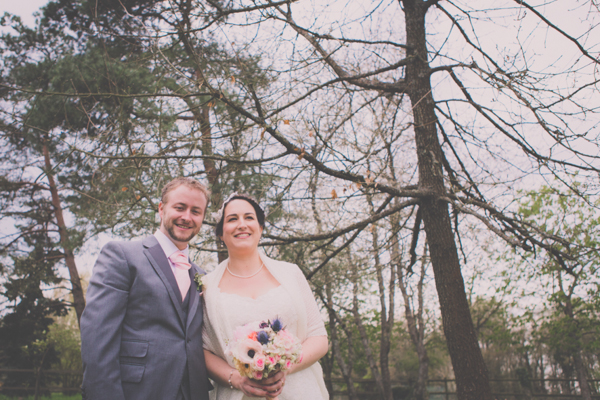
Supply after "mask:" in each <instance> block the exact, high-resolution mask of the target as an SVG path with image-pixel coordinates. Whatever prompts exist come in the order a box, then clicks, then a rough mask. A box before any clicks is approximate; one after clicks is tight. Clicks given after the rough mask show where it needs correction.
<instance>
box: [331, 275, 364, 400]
mask: <svg viewBox="0 0 600 400" xmlns="http://www.w3.org/2000/svg"><path fill="white" fill-rule="evenodd" d="M325 291H326V295H327V311H328V314H329V329H330V338H329V340H330V341H331V352H332V353H333V357H334V358H335V360H336V361H337V363H338V365H339V367H340V372H341V373H342V377H343V378H344V381H345V382H346V387H347V388H348V400H357V399H358V394H357V393H356V388H355V387H354V379H353V378H352V363H353V362H354V351H353V347H352V346H353V343H352V338H351V337H349V338H348V361H349V365H348V364H346V362H344V358H343V357H342V354H341V349H340V339H339V336H338V328H337V327H338V324H337V321H338V320H339V318H338V317H339V316H338V315H336V314H335V312H334V310H333V293H332V290H331V284H330V283H328V284H326V285H325Z"/></svg>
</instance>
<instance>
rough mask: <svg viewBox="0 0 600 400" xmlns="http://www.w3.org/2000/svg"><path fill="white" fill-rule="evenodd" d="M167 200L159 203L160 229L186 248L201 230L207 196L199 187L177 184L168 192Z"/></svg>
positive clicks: (180, 247) (179, 245) (181, 247)
mask: <svg viewBox="0 0 600 400" xmlns="http://www.w3.org/2000/svg"><path fill="white" fill-rule="evenodd" d="M166 197H167V199H166V202H165V203H164V204H163V202H160V203H159V205H158V214H159V215H160V219H161V223H160V230H161V232H162V233H164V234H165V235H167V236H168V237H169V238H171V240H172V241H173V243H175V245H176V246H177V248H179V249H185V247H186V246H187V244H188V242H189V241H190V240H192V238H193V237H194V236H196V235H197V234H198V232H200V228H201V227H202V221H203V220H204V211H206V197H205V196H204V193H202V192H201V191H200V190H198V189H194V188H191V187H189V186H187V185H180V186H177V187H176V188H175V189H173V190H171V191H170V192H169V193H168V194H167V196H166Z"/></svg>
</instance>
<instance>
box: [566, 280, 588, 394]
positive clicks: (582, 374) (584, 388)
mask: <svg viewBox="0 0 600 400" xmlns="http://www.w3.org/2000/svg"><path fill="white" fill-rule="evenodd" d="M563 293H564V292H563ZM564 313H565V315H566V316H567V317H568V318H569V319H570V320H571V322H572V323H573V324H576V321H575V315H574V313H573V304H572V303H571V298H570V297H567V296H565V307H564ZM578 333H579V332H578ZM572 339H573V340H574V341H575V346H576V349H575V351H574V352H573V364H574V366H575V373H576V375H577V381H578V382H579V390H580V391H581V398H582V399H583V400H592V390H591V388H590V383H589V381H588V377H587V369H586V368H585V365H584V364H583V357H582V356H581V353H582V352H581V346H580V342H579V340H580V338H579V337H577V338H572Z"/></svg>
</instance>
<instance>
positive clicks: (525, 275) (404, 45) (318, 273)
mask: <svg viewBox="0 0 600 400" xmlns="http://www.w3.org/2000/svg"><path fill="white" fill-rule="evenodd" d="M576 3H577V7H575V6H573V2H571V1H567V0H564V1H556V2H553V3H551V4H537V3H533V2H532V3H531V4H529V3H527V2H524V1H521V0H512V1H509V0H505V1H501V2H498V1H494V2H492V1H489V2H488V1H480V2H477V4H473V2H469V1H439V0H425V1H422V0H397V1H389V2H374V3H369V2H367V3H366V4H364V2H356V1H347V2H343V1H340V2H335V1H331V2H330V3H327V2H323V1H304V0H302V1H297V2H290V1H280V2H277V1H275V2H273V1H265V2H259V1H244V0H238V1H227V0H206V1H197V0H169V1H150V0H114V1H113V0H107V1H101V2H97V1H92V0H77V1H72V0H58V1H55V2H50V3H48V5H47V6H46V7H45V8H44V9H43V10H42V12H41V14H40V17H39V19H38V23H37V25H36V27H35V28H29V27H26V26H23V25H22V24H21V22H20V20H19V18H17V17H13V16H9V15H5V16H4V17H3V19H2V23H3V25H4V26H5V27H7V29H8V28H10V29H11V30H10V31H9V32H10V33H6V34H4V35H3V36H2V40H1V42H0V46H1V51H2V61H1V66H2V74H1V78H0V96H2V101H1V102H0V106H1V110H0V113H1V114H0V132H1V137H0V141H1V146H0V171H1V172H0V188H1V197H0V203H1V204H0V213H1V216H2V222H1V224H2V232H3V233H2V237H1V238H0V243H1V244H0V246H1V247H0V260H1V264H0V273H1V284H2V291H1V296H2V297H1V299H2V300H1V301H2V303H1V304H2V311H1V313H2V314H1V315H0V316H1V320H0V367H2V368H7V367H10V368H38V367H40V366H43V367H44V368H50V367H54V368H59V367H60V368H66V369H72V368H77V367H76V366H77V365H79V362H78V360H77V357H78V356H77V351H76V350H75V349H76V348H77V336H78V335H77V322H78V320H79V317H80V315H81V312H82V311H83V308H84V307H85V298H84V290H83V286H84V285H83V284H82V279H81V277H80V276H79V272H78V269H77V265H76V259H75V255H82V254H81V253H82V252H84V251H89V250H84V249H90V248H93V245H90V243H94V241H95V240H97V238H98V237H99V235H109V236H112V237H115V238H126V239H129V238H133V237H139V236H143V235H147V234H150V233H152V232H153V231H154V230H155V229H156V227H157V221H156V218H155V214H156V211H157V205H158V199H159V197H160V196H159V191H160V188H161V186H162V185H163V184H164V183H165V182H166V181H168V180H169V179H171V178H172V177H174V176H179V175H186V176H193V177H196V178H198V179H200V180H203V181H204V182H206V183H208V184H209V185H210V186H211V188H212V191H213V198H212V203H211V205H210V210H209V211H215V210H216V209H217V208H218V206H219V205H220V203H221V201H222V199H223V198H224V197H226V196H227V195H229V194H230V193H231V192H233V191H242V192H246V193H249V194H251V195H253V196H255V197H256V198H257V199H259V201H260V202H261V203H262V204H264V205H265V207H266V210H267V214H268V224H267V227H266V229H265V232H264V235H263V241H262V246H263V247H264V249H265V251H266V252H267V253H268V254H269V255H272V256H274V257H277V258H282V259H286V260H289V261H291V262H294V263H296V264H298V265H299V266H300V267H301V268H302V269H303V271H304V272H305V274H306V276H307V278H308V279H309V281H310V282H311V284H312V286H313V289H314V292H315V296H316V297H317V298H318V300H319V302H320V304H321V305H322V308H323V315H324V317H325V318H326V319H327V326H328V329H329V334H330V343H331V351H330V352H329V353H328V355H327V356H326V357H325V358H324V359H323V360H322V365H323V368H324V371H325V373H326V376H327V378H336V379H338V378H339V379H341V382H338V381H336V382H338V383H336V387H335V388H334V387H332V388H330V389H332V390H342V389H343V390H346V391H347V392H348V395H349V397H350V398H351V399H358V398H359V396H360V392H362V391H365V390H368V391H371V392H374V393H377V394H376V398H381V399H386V400H390V399H392V398H394V391H395V393H396V395H399V394H398V391H399V390H400V391H402V390H404V391H406V392H407V393H408V394H407V395H410V396H411V398H414V399H426V398H427V397H428V394H427V388H426V386H427V381H428V379H431V378H436V377H452V378H455V379H456V391H457V393H458V398H459V399H461V400H462V399H473V400H491V399H492V398H493V397H492V392H493V391H494V392H498V391H504V390H505V391H510V390H513V389H514V388H513V389H511V388H510V387H506V388H500V387H498V384H497V383H493V385H492V384H490V379H495V378H502V377H511V378H516V379H520V383H519V385H520V387H521V388H522V387H526V389H527V388H528V389H527V390H530V391H533V390H538V389H539V390H542V391H543V390H546V391H551V390H554V391H555V392H560V393H571V392H573V391H574V392H576V393H581V395H582V396H583V398H586V399H591V398H592V397H591V396H592V395H593V394H594V393H597V391H598V388H597V387H596V386H595V384H594V383H593V382H592V381H591V380H592V379H596V378H598V376H597V375H598V372H599V365H598V355H599V352H598V350H599V343H598V337H600V336H599V335H598V333H599V332H598V329H599V324H598V322H599V321H600V319H599V317H600V315H599V313H598V311H599V310H598V305H599V304H598V298H599V296H598V289H599V286H598V283H599V282H598V278H597V268H598V263H599V259H600V258H599V254H598V250H599V245H598V240H599V233H598V232H599V231H600V229H598V225H599V222H600V220H599V218H600V217H599V214H600V213H599V212H598V207H599V206H600V203H599V198H598V194H599V192H598V188H599V186H600V185H599V183H600V182H599V176H600V160H599V158H600V152H599V145H600V136H599V129H598V122H597V121H598V111H599V110H600V108H599V107H600V104H599V102H600V96H598V79H599V78H598V73H599V72H598V71H599V64H600V62H599V61H598V59H599V58H598V57H599V43H598V39H597V38H598V37H600V32H598V30H599V28H598V27H599V26H600V25H599V24H598V18H600V14H599V13H598V4H597V3H596V2H595V1H593V0H589V1H583V0H582V1H578V2H576ZM566 13H567V14H566ZM565 15H569V16H570V17H571V16H572V18H573V20H575V21H576V22H577V23H572V20H570V18H565V17H564V16H565ZM490 32H493V33H490ZM558 48H560V51H557V49H558ZM208 215H209V216H208V217H207V219H206V221H205V225H207V226H208V227H210V226H211V225H214V221H213V219H212V217H211V216H210V213H208ZM192 246H193V249H194V250H195V252H194V254H195V258H196V262H197V263H198V264H200V265H204V266H206V268H207V269H211V267H212V266H214V265H216V263H217V262H218V261H220V260H223V259H224V257H225V256H226V254H225V252H224V251H223V249H222V248H220V247H219V246H220V245H219V244H218V243H217V242H216V241H215V240H214V235H213V234H212V233H211V232H210V229H203V231H202V233H201V234H200V236H199V237H198V239H197V240H196V241H195V242H194V243H193V244H192ZM65 293H68V294H65ZM69 310H70V314H68V311H69ZM365 378H369V379H372V383H371V384H370V385H371V386H370V387H366V384H364V382H363V379H365ZM539 378H562V379H573V380H574V381H573V382H568V381H564V384H562V386H561V387H555V388H552V387H549V386H547V387H544V388H534V387H532V386H531V385H533V384H531V385H530V386H529V387H528V386H527V385H529V383H527V382H530V380H531V379H539ZM11 379H12V380H13V381H15V382H14V383H15V384H22V383H23V382H16V380H18V379H20V378H17V377H7V378H6V380H5V382H9V381H11ZM334 380H335V379H334ZM398 380H404V381H407V382H408V381H410V384H409V385H408V387H405V388H398V387H396V386H397V381H398ZM29 384H32V383H31V382H29ZM5 385H7V386H8V384H7V383H5ZM509 389H510V390H509ZM514 390H516V389H514Z"/></svg>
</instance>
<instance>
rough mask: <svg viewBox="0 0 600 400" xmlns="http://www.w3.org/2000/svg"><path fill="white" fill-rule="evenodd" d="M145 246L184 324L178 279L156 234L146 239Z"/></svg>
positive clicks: (147, 255)
mask: <svg viewBox="0 0 600 400" xmlns="http://www.w3.org/2000/svg"><path fill="white" fill-rule="evenodd" d="M144 247H145V248H146V249H145V250H144V253H145V254H146V257H147V258H148V260H149V261H150V264H151V265H152V267H153V268H154V270H155V271H156V273H157V274H158V276H159V277H160V279H161V280H162V281H163V283H164V285H165V288H166V289H167V292H168V293H169V297H170V298H171V302H172V303H173V306H174V307H175V310H177V315H178V316H179V321H180V322H181V325H182V326H183V324H184V320H185V318H184V315H183V310H182V308H181V295H180V294H179V286H177V281H176V280H175V275H173V271H172V270H171V265H170V264H169V260H168V259H167V256H166V255H165V252H164V251H163V249H162V247H161V246H160V244H159V243H158V241H157V240H156V238H155V237H154V236H149V237H147V238H146V239H144Z"/></svg>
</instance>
